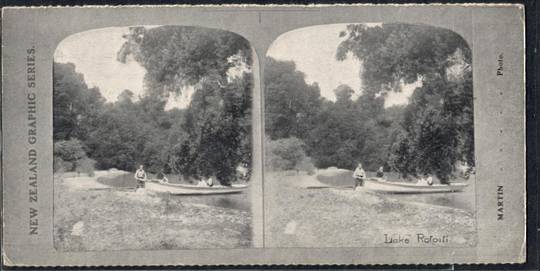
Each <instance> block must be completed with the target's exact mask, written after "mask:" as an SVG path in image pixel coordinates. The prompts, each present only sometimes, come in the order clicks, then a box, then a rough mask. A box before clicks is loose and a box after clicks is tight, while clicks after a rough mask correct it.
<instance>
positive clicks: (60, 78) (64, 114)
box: [53, 63, 105, 140]
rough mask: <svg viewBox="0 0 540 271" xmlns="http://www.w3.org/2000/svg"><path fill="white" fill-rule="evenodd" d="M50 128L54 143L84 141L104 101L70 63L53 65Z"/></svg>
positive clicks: (96, 90) (97, 91)
mask: <svg viewBox="0 0 540 271" xmlns="http://www.w3.org/2000/svg"><path fill="white" fill-rule="evenodd" d="M53 69H54V75H53V82H54V87H53V99H54V107H53V125H54V126H53V128H54V139H55V140H67V139H69V138H72V137H73V138H79V139H83V140H84V139H85V138H86V136H87V135H88V132H89V131H90V129H91V127H93V126H95V125H96V123H95V122H94V121H95V120H96V117H97V116H98V114H99V112H100V111H101V110H102V105H103V103H104V101H105V100H104V99H103V98H102V97H101V94H100V93H99V90H98V89H97V88H88V86H87V85H86V83H85V82H84V77H83V75H82V74H80V73H77V72H75V65H73V64H58V63H54V67H53Z"/></svg>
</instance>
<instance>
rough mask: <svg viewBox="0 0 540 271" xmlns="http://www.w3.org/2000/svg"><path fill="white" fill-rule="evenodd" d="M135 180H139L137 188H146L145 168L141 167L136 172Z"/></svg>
mask: <svg viewBox="0 0 540 271" xmlns="http://www.w3.org/2000/svg"><path fill="white" fill-rule="evenodd" d="M135 180H137V188H144V182H145V181H146V172H145V171H144V166H143V165H140V166H139V169H137V171H135Z"/></svg>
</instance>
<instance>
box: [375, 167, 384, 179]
mask: <svg viewBox="0 0 540 271" xmlns="http://www.w3.org/2000/svg"><path fill="white" fill-rule="evenodd" d="M375 176H377V177H378V178H382V177H384V168H383V167H382V166H381V167H379V169H378V170H377V173H376V175H375Z"/></svg>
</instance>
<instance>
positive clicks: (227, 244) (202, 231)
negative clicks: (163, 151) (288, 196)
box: [54, 171, 252, 251]
mask: <svg viewBox="0 0 540 271" xmlns="http://www.w3.org/2000/svg"><path fill="white" fill-rule="evenodd" d="M96 173H97V174H96V175H95V176H94V177H88V176H82V174H81V176H77V177H64V176H63V175H64V174H57V175H55V178H54V181H55V195H54V197H55V202H54V207H55V213H54V247H55V248H56V249H58V250H62V251H104V250H125V249H147V250H154V249H192V248H242V247H250V246H251V245H252V244H251V241H252V237H251V236H252V232H251V231H252V229H251V223H252V217H251V216H252V215H251V212H249V211H244V210H237V209H231V208H224V207H219V206H213V205H206V204H201V203H196V202H187V201H184V200H182V199H181V198H178V197H172V196H167V195H160V194H156V193H153V192H150V191H146V190H144V189H139V190H135V191H125V190H124V191H122V190H121V189H116V188H115V187H112V186H106V185H104V184H101V183H99V182H98V181H97V178H98V177H102V176H107V174H106V173H103V174H102V173H99V172H96ZM116 173H118V174H124V173H125V172H120V171H118V172H116ZM66 175H69V174H66Z"/></svg>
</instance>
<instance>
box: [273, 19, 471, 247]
mask: <svg viewBox="0 0 540 271" xmlns="http://www.w3.org/2000/svg"><path fill="white" fill-rule="evenodd" d="M471 55H472V54H471V47H469V44H468V43H467V41H466V40H465V39H463V37H461V36H460V35H459V34H457V33H456V32H454V31H451V30H448V29H444V28H439V27H434V26H429V25H415V24H404V23H354V24H330V25H318V26H311V27H306V28H300V29H296V30H293V31H289V32H287V33H284V34H282V35H281V36H279V37H278V38H277V39H276V40H275V41H274V42H273V43H272V45H271V46H270V48H269V50H268V52H267V54H266V63H265V66H264V89H263V91H264V125H265V143H264V153H265V155H264V159H265V161H264V163H265V173H264V240H265V246H267V247H387V246H396V247H441V246H444V247H461V246H474V245H475V243H476V239H477V228H476V207H475V203H476V201H475V152H474V149H475V148H474V110H473V103H474V102H473V101H474V97H473V76H472V75H473V72H472V57H471Z"/></svg>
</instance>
